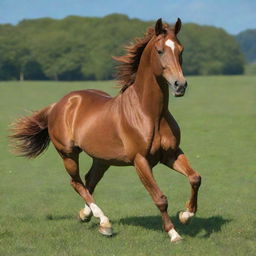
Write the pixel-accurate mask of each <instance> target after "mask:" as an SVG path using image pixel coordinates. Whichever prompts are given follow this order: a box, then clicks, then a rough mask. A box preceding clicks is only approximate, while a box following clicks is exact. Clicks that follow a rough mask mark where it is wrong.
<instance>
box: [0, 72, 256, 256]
mask: <svg viewBox="0 0 256 256" xmlns="http://www.w3.org/2000/svg"><path fill="white" fill-rule="evenodd" d="M188 82H189V88H188V90H187V93H186V95H185V96H184V97H183V98H173V97H170V104H169V107H170V110H171V112H172V113H173V115H174V116H175V118H176V120H177V121H178V123H179V125H180V127H181V131H182V142H181V147H182V149H183V150H184V151H185V153H186V154H187V156H188V158H189V160H190V162H191V164H192V166H193V167H194V168H195V169H196V170H197V171H198V172H199V173H200V174H201V175H202V178H203V179H202V186H201V189H200V193H199V209H198V213H197V216H196V217H195V218H194V219H193V221H192V222H191V224H190V225H185V226H184V225H182V224H180V223H179V222H178V219H177V217H176V213H177V212H178V211H179V210H181V209H184V205H185V202H186V200H187V199H188V196H189V194H190V186H189V184H188V181H187V179H186V178H185V177H184V176H181V175H180V174H178V173H176V172H174V171H172V170H169V169H167V168H166V167H165V166H163V165H158V166H156V167H155V168H154V175H155V178H156V180H157V182H158V184H159V186H160V188H161V189H162V191H164V193H165V194H166V195H167V197H168V201H169V214H170V216H171V218H172V220H173V222H174V224H175V225H176V228H177V230H178V232H179V233H180V234H181V235H182V236H183V238H184V241H183V242H182V243H179V244H171V243H170V241H169V238H168V236H167V234H166V233H165V232H163V231H162V227H161V217H160V214H159V211H158V209H157V208H156V207H155V205H154V204H153V202H152V201H151V198H150V197H149V195H148V194H147V192H146V190H145V189H144V187H143V185H142V184H141V183H140V181H139V178H138V177H137V175H136V172H135V171H134V169H133V168H132V167H112V168H110V169H109V170H108V172H107V173H106V174H105V176H104V178H103V179H102V181H101V182H100V183H99V185H98V186H97V188H96V191H95V194H94V197H95V200H96V202H97V204H98V205H99V206H100V207H101V208H102V209H103V210H104V212H105V213H106V215H107V216H109V218H110V219H111V221H112V223H113V228H114V232H115V235H114V236H113V237H111V238H106V237H103V236H102V235H100V234H99V233H98V226H97V225H98V222H97V220H96V219H94V218H93V219H92V220H91V222H89V223H81V222H79V221H78V219H77V214H78V211H79V210H80V209H81V208H82V207H83V204H84V202H83V201H82V199H81V198H80V197H79V196H78V195H77V194H76V193H75V192H74V191H73V189H72V188H71V186H70V185H69V176H68V175H67V173H66V172H65V170H64V167H63V164H62V161H61V159H60V157H59V156H58V154H57V153H56V152H55V150H54V148H53V147H52V145H51V146H50V148H49V149H48V151H47V152H46V153H45V154H43V155H42V156H41V157H39V158H37V159H35V160H27V159H24V158H21V157H16V156H14V155H12V154H11V153H10V149H9V147H8V139H7V135H8V129H9V127H8V126H9V124H10V123H11V122H13V121H14V120H15V119H16V118H17V117H19V116H21V115H26V114H28V112H27V110H38V109H40V108H42V107H44V106H46V105H48V104H50V103H52V102H55V101H57V100H59V98H60V97H62V96H63V95H65V94H66V93H67V92H69V91H72V90H77V89H86V88H97V89H102V90H105V91H107V92H109V93H110V94H112V95H115V94H117V92H118V90H117V89H116V88H114V86H115V83H114V82H113V81H109V82H50V81H48V82H27V81H24V82H0V255H1V256H16V255H20V256H27V255H33V256H55V255H56V256H57V255H58V256H66V255H67V256H80V255H84V256H104V255H106V256H114V255H116V256H125V255H129V256H158V255H161V256H165V255H168V256H173V255H178V256H182V255H189V256H192V255H197V256H198V255H208V256H209V255H232V256H233V255H239V256H241V255H256V231H255V228H256V214H255V213H256V184H255V177H256V167H255V166H256V165H255V163H256V132H255V130H256V76H226V77H224V76H209V77H188ZM80 160H81V165H80V166H81V174H82V176H83V175H84V174H85V173H86V171H87V170H88V169H89V167H90V164H91V160H90V158H88V157H87V156H86V155H85V154H81V155H80Z"/></svg>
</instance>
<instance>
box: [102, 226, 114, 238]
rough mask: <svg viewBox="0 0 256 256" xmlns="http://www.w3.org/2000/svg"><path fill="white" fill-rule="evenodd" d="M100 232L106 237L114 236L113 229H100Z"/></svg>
mask: <svg viewBox="0 0 256 256" xmlns="http://www.w3.org/2000/svg"><path fill="white" fill-rule="evenodd" d="M99 232H100V233H101V234H102V235H104V236H109V237H110V236H112V235H113V229H112V227H102V226H100V227H99Z"/></svg>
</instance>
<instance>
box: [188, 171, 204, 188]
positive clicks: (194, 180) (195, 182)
mask: <svg viewBox="0 0 256 256" xmlns="http://www.w3.org/2000/svg"><path fill="white" fill-rule="evenodd" d="M189 182H190V184H191V186H192V187H193V188H199V187H200V185H201V176H200V175H199V174H198V173H195V174H194V175H191V176H189Z"/></svg>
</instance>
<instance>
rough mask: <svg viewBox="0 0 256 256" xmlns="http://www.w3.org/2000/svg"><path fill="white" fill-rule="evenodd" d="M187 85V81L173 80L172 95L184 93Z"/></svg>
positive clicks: (180, 95)
mask: <svg viewBox="0 0 256 256" xmlns="http://www.w3.org/2000/svg"><path fill="white" fill-rule="evenodd" d="M187 87H188V83H187V81H185V82H184V83H180V82H179V81H175V83H174V86H173V95H174V96H175V97H182V96H183V95H184V94H185V91H186V88H187Z"/></svg>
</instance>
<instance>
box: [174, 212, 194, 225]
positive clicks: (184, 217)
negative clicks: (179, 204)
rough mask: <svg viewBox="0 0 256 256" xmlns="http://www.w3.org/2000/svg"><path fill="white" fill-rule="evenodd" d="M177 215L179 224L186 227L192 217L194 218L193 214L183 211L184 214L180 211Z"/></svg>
mask: <svg viewBox="0 0 256 256" xmlns="http://www.w3.org/2000/svg"><path fill="white" fill-rule="evenodd" d="M178 215H179V220H180V222H181V223H182V224H186V225H188V224H189V223H190V222H191V220H192V217H193V216H194V213H193V212H189V211H185V212H183V211H180V212H179V213H178Z"/></svg>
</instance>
